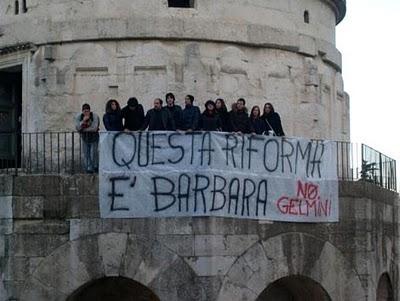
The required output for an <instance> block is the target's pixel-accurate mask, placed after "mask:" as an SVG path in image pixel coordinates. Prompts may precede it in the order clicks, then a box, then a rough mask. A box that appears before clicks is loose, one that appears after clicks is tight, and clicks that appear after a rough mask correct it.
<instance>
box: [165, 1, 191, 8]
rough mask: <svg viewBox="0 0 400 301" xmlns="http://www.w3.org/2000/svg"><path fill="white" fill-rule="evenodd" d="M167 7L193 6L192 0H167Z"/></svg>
mask: <svg viewBox="0 0 400 301" xmlns="http://www.w3.org/2000/svg"><path fill="white" fill-rule="evenodd" d="M168 7H182V8H193V7H194V0H168Z"/></svg>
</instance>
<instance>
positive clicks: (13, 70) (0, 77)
mask: <svg viewBox="0 0 400 301" xmlns="http://www.w3.org/2000/svg"><path fill="white" fill-rule="evenodd" d="M0 91H1V93H0V94H1V95H0V170H1V169H6V170H7V169H11V168H17V167H20V166H21V150H22V140H21V139H22V138H21V121H22V118H21V116H22V66H21V65H16V66H13V67H9V68H4V69H0Z"/></svg>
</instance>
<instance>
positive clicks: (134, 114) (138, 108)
mask: <svg viewBox="0 0 400 301" xmlns="http://www.w3.org/2000/svg"><path fill="white" fill-rule="evenodd" d="M122 118H123V119H124V130H125V131H139V130H140V129H141V128H142V125H143V122H144V110H143V106H142V105H141V104H139V102H138V100H137V99H136V97H131V98H129V99H128V103H127V105H126V106H125V107H124V108H123V109H122Z"/></svg>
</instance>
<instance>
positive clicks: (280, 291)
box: [256, 275, 331, 301]
mask: <svg viewBox="0 0 400 301" xmlns="http://www.w3.org/2000/svg"><path fill="white" fill-rule="evenodd" d="M256 301H331V298H330V297H329V295H328V293H327V292H326V291H325V289H324V288H323V287H322V286H321V285H320V284H319V283H318V282H315V281H314V280H312V279H310V278H308V277H304V276H298V275H295V276H288V277H283V278H281V279H278V280H276V281H274V282H272V283H271V284H270V285H268V287H267V288H266V289H265V290H264V291H263V292H262V293H261V294H260V295H259V296H258V298H257V300H256Z"/></svg>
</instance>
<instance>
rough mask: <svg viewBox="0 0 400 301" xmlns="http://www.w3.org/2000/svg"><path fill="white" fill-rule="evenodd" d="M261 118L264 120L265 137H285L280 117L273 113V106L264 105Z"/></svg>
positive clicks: (269, 104)
mask: <svg viewBox="0 0 400 301" xmlns="http://www.w3.org/2000/svg"><path fill="white" fill-rule="evenodd" d="M261 118H262V119H264V120H265V123H266V126H267V129H266V134H267V135H273V136H285V133H284V131H283V128H282V123H281V117H280V116H279V114H278V113H277V112H275V110H274V106H273V105H272V104H271V103H269V102H267V103H266V104H265V105H264V112H263V115H262V116H261Z"/></svg>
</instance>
